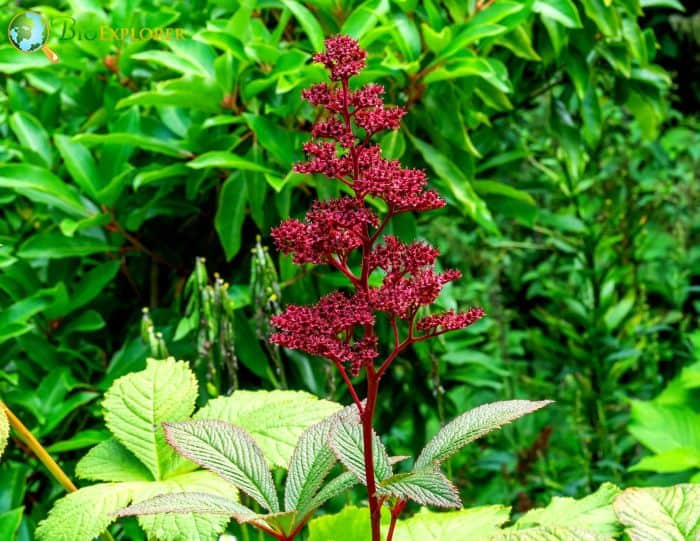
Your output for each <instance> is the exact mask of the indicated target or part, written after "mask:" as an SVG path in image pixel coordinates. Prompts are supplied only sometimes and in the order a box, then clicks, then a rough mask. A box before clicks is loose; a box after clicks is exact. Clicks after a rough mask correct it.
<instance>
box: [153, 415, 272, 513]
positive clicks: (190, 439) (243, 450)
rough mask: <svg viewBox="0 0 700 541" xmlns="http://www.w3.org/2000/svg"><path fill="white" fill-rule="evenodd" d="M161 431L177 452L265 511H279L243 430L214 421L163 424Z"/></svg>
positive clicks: (257, 450)
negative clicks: (243, 494) (224, 480)
mask: <svg viewBox="0 0 700 541" xmlns="http://www.w3.org/2000/svg"><path fill="white" fill-rule="evenodd" d="M164 428H165V434H166V437H167V439H168V443H170V445H172V446H173V447H174V448H175V449H176V450H177V452H178V453H180V454H181V455H183V456H185V457H186V458H188V459H190V460H192V461H193V462H195V463H196V464H199V465H200V466H202V467H203V468H206V469H208V470H210V471H212V472H214V473H216V474H217V475H219V476H220V477H221V478H222V479H226V480H227V481H229V482H230V483H232V484H233V485H235V486H236V487H238V488H239V489H240V490H242V491H244V492H245V493H246V494H248V495H249V496H250V497H252V498H253V499H254V500H255V501H256V502H258V503H259V504H260V505H262V506H263V507H264V508H265V509H267V510H268V511H270V512H272V513H277V512H278V511H279V502H278V500H277V494H276V492H275V485H274V482H273V480H272V474H271V473H270V470H269V468H268V465H267V461H266V460H265V457H264V456H263V453H262V451H261V450H260V447H258V445H257V444H256V443H255V441H254V440H253V439H252V438H251V437H250V435H249V434H248V433H247V432H246V431H245V430H243V429H241V428H238V427H236V426H233V425H232V424H230V423H227V422H225V421H214V420H200V421H186V422H183V423H165V424H164Z"/></svg>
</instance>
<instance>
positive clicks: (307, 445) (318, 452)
mask: <svg viewBox="0 0 700 541" xmlns="http://www.w3.org/2000/svg"><path fill="white" fill-rule="evenodd" d="M330 430H331V424H330V423H329V422H327V421H322V422H320V423H318V424H315V425H313V426H312V427H311V428H309V429H308V430H306V431H305V432H304V433H303V434H302V435H301V438H299V443H297V446H296V448H295V449H294V452H293V453H292V458H291V460H290V461H289V470H288V472H287V482H286V485H285V489H284V508H285V509H286V510H287V511H292V510H293V509H303V508H305V507H306V506H307V505H308V504H309V502H310V501H311V500H312V498H313V497H314V496H315V495H316V492H317V491H318V489H319V487H320V486H321V484H322V483H323V480H324V479H325V478H326V476H327V475H328V473H329V472H330V471H331V469H332V468H333V465H334V464H335V462H336V457H335V455H334V454H333V450H332V449H331V448H330V445H329V438H330Z"/></svg>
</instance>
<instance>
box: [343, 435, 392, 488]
mask: <svg viewBox="0 0 700 541" xmlns="http://www.w3.org/2000/svg"><path fill="white" fill-rule="evenodd" d="M331 447H332V448H333V451H334V452H335V455H336V457H338V460H340V462H342V463H343V465H344V466H345V467H346V468H347V469H348V470H349V471H350V472H352V473H353V474H354V475H355V477H356V478H357V479H358V480H359V481H360V482H361V483H363V484H365V485H366V484H367V478H366V476H365V456H364V449H365V446H364V441H363V437H362V426H361V425H360V424H358V423H353V422H349V421H343V422H339V423H336V424H335V426H334V427H333V434H332V436H331ZM372 455H373V457H374V476H375V478H376V479H377V481H382V480H384V479H386V478H387V477H389V476H390V475H391V473H392V470H391V464H390V462H389V455H388V454H387V452H386V449H385V448H384V445H383V444H382V442H381V440H380V439H379V436H377V434H375V433H374V431H372Z"/></svg>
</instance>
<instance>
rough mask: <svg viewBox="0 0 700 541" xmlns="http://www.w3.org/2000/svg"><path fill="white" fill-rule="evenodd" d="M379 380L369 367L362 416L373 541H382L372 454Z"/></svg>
mask: <svg viewBox="0 0 700 541" xmlns="http://www.w3.org/2000/svg"><path fill="white" fill-rule="evenodd" d="M378 386H379V378H378V377H377V374H376V372H375V371H374V367H373V366H371V365H369V366H368V367H367V403H366V405H365V409H364V412H363V414H362V438H363V444H364V445H363V447H364V454H365V477H366V478H367V498H368V500H369V514H370V522H371V526H372V541H381V535H382V534H381V523H380V520H381V506H380V504H379V499H378V498H377V481H376V479H375V477H374V455H373V453H372V448H373V445H372V443H373V441H372V440H373V438H372V418H373V417H374V408H375V405H376V403H377V391H378Z"/></svg>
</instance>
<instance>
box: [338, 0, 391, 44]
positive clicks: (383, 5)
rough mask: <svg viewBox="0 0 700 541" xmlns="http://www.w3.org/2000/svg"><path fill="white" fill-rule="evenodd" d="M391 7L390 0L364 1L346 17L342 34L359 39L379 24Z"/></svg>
mask: <svg viewBox="0 0 700 541" xmlns="http://www.w3.org/2000/svg"><path fill="white" fill-rule="evenodd" d="M389 9H390V7H389V2H388V0H367V1H366V2H363V3H362V4H360V5H359V6H357V7H356V8H355V9H354V10H353V12H352V13H351V14H350V16H349V17H348V18H347V19H345V22H344V23H343V26H342V27H341V29H340V34H345V35H348V36H350V37H352V38H355V39H357V40H359V39H360V38H362V36H364V35H365V34H366V33H367V32H368V31H369V30H371V29H372V28H373V27H374V26H375V25H376V24H377V22H378V21H379V18H380V17H382V16H383V15H386V14H387V13H388V12H389Z"/></svg>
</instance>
